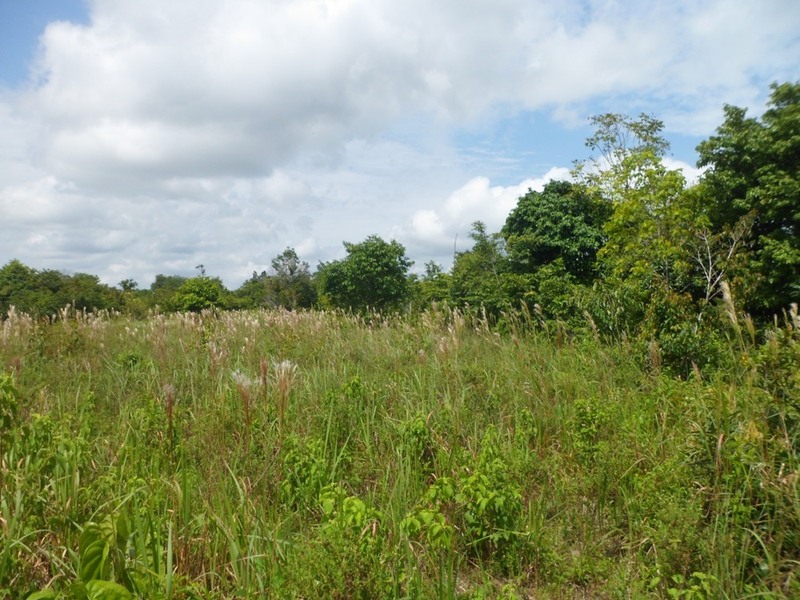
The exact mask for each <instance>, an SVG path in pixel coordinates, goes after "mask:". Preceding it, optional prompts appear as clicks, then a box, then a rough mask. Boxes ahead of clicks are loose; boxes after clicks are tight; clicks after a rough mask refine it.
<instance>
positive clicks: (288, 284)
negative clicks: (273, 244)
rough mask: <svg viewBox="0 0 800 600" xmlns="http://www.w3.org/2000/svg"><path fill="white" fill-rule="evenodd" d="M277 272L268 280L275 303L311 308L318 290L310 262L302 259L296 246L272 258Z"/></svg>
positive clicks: (285, 306) (292, 307) (289, 306)
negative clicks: (315, 286) (313, 279)
mask: <svg viewBox="0 0 800 600" xmlns="http://www.w3.org/2000/svg"><path fill="white" fill-rule="evenodd" d="M272 270H273V271H274V272H275V274H274V275H273V276H272V277H271V278H270V279H269V280H268V282H269V285H270V288H271V291H272V293H273V294H274V297H275V303H276V305H278V306H283V307H284V308H289V309H295V308H311V307H312V306H313V305H314V303H315V302H316V299H317V291H316V289H315V288H314V282H313V281H312V279H311V272H310V270H309V267H308V263H307V262H305V261H301V260H300V258H299V257H298V256H297V252H295V250H294V248H286V250H284V251H283V252H282V253H281V254H279V255H278V256H276V257H275V258H273V259H272Z"/></svg>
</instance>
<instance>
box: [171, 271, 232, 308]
mask: <svg viewBox="0 0 800 600" xmlns="http://www.w3.org/2000/svg"><path fill="white" fill-rule="evenodd" d="M224 296H225V287H224V286H223V285H222V281H220V279H218V278H217V277H213V278H212V277H207V276H205V275H201V276H199V277H191V278H190V279H187V280H186V281H184V282H183V284H181V286H180V287H179V288H178V290H177V291H176V292H175V295H174V297H173V298H172V303H173V304H174V306H175V308H176V309H177V310H179V311H187V312H200V311H201V310H204V309H207V308H213V307H217V306H221V305H222V304H223V300H224Z"/></svg>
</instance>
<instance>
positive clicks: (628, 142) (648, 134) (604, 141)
mask: <svg viewBox="0 0 800 600" xmlns="http://www.w3.org/2000/svg"><path fill="white" fill-rule="evenodd" d="M589 121H590V123H591V124H592V125H593V126H594V127H595V132H594V134H592V135H591V136H590V137H589V138H587V140H586V146H587V147H588V148H589V149H590V150H592V152H594V153H595V155H594V156H592V157H591V158H589V160H587V161H576V163H575V169H574V171H573V173H574V175H575V176H576V177H577V178H578V179H580V180H583V181H584V182H585V183H586V184H588V185H589V187H594V188H597V189H598V190H600V192H601V193H602V194H603V196H604V197H605V198H606V199H608V200H610V201H612V202H616V201H619V200H620V194H621V193H623V192H624V191H626V190H628V189H631V188H634V187H636V186H637V180H638V179H639V178H640V177H641V176H642V174H643V170H646V169H647V168H649V167H651V166H652V165H653V164H654V163H658V162H660V161H661V158H662V157H663V156H664V155H665V154H666V152H667V151H668V150H669V142H668V141H667V140H666V139H664V137H663V135H662V133H661V132H662V130H663V129H664V123H663V122H661V121H660V120H658V119H656V118H655V117H653V116H652V115H648V114H645V113H642V114H640V115H639V117H638V119H634V118H632V117H630V116H628V115H621V114H618V113H605V114H602V115H597V116H594V117H591V118H590V119H589Z"/></svg>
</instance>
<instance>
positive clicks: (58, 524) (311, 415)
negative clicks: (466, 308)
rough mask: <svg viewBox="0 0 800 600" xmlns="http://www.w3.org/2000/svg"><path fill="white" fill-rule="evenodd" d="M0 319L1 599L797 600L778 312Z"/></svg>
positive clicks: (789, 417) (797, 397)
mask: <svg viewBox="0 0 800 600" xmlns="http://www.w3.org/2000/svg"><path fill="white" fill-rule="evenodd" d="M742 323H743V325H741V329H740V324H739V322H733V321H732V322H731V323H730V331H729V332H728V335H727V339H728V346H727V347H726V348H725V349H724V350H725V355H726V363H725V364H727V367H725V368H720V369H718V370H717V371H715V372H709V373H705V372H704V373H700V372H699V371H696V372H695V373H694V374H693V375H692V376H690V377H688V378H685V379H680V378H678V377H676V376H674V375H672V374H670V373H669V372H668V371H667V370H666V369H663V368H662V367H661V365H660V360H659V350H658V348H657V347H656V346H654V345H651V346H649V347H648V346H647V345H643V344H639V343H634V342H626V341H625V340H620V341H616V342H613V343H611V342H607V341H606V342H601V341H600V340H598V339H595V338H594V337H593V336H592V335H591V334H587V335H584V336H570V335H567V334H566V333H565V331H564V330H563V328H560V327H558V326H555V325H544V324H543V323H540V322H538V321H537V319H535V318H532V317H530V316H528V317H526V316H520V317H515V318H511V317H509V318H507V319H506V321H505V326H504V327H503V328H502V329H503V333H502V334H500V333H497V332H495V331H493V330H492V329H490V328H489V327H488V326H487V324H486V323H485V322H484V321H482V320H481V319H480V318H479V317H466V316H463V315H461V314H459V313H457V312H451V311H431V312H428V313H425V314H422V315H417V316H411V317H392V318H381V317H377V316H375V317H372V318H368V319H365V318H361V317H354V316H348V315H343V314H337V313H324V312H277V311H273V312H237V313H234V312H230V313H220V314H212V313H203V314H199V315H198V314H179V315H170V316H164V315H155V316H152V317H151V318H148V319H146V320H132V319H128V318H125V317H120V316H116V317H115V316H108V315H91V314H88V315H87V314H82V313H75V312H72V311H69V310H65V311H63V312H62V314H61V315H60V316H59V318H58V319H57V320H55V322H53V323H48V322H36V321H34V320H32V319H30V318H28V317H27V316H25V315H19V314H14V313H12V314H11V315H9V318H8V319H6V320H5V321H4V322H2V323H1V324H0V327H1V328H2V329H1V330H0V336H1V337H0V427H1V428H2V429H1V430H0V431H1V433H2V437H1V438H0V461H1V463H0V597H9V598H26V597H28V596H29V595H31V594H33V595H32V596H31V597H32V598H39V599H41V598H111V599H114V598H130V597H137V598H138V597H141V598H170V599H171V598H176V599H177V598H246V597H247V598H309V599H312V598H509V599H510V598H647V597H652V598H687V599H695V598H745V597H751V598H755V597H758V598H791V597H795V598H796V597H800V581H798V577H799V576H800V562H798V561H799V560H800V491H799V490H800V488H799V487H798V480H797V470H798V449H799V447H800V442H799V441H798V432H800V427H799V426H798V416H799V415H800V411H799V410H798V409H799V408H800V394H798V391H800V376H798V363H799V362H800V360H798V359H800V319H798V318H797V315H796V314H790V315H787V316H786V319H785V320H784V321H783V322H781V323H778V324H776V326H775V327H774V328H772V329H771V330H770V331H769V332H766V333H765V334H763V335H756V334H755V333H752V334H751V333H748V327H747V326H746V325H747V322H746V321H742Z"/></svg>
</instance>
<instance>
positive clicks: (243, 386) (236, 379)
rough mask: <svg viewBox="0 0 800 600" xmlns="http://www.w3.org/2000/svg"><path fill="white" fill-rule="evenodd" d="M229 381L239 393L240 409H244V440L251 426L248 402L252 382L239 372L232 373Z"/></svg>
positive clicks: (250, 395)
mask: <svg viewBox="0 0 800 600" xmlns="http://www.w3.org/2000/svg"><path fill="white" fill-rule="evenodd" d="M231 379H232V380H233V384H234V385H235V386H236V391H237V392H239V397H240V398H241V399H242V407H243V409H244V426H245V431H246V435H245V439H247V435H248V434H249V433H250V425H251V424H252V417H251V415H250V402H251V399H252V393H251V390H252V388H253V380H252V379H250V378H249V377H248V376H247V375H245V374H244V373H242V372H241V371H234V372H233V373H231Z"/></svg>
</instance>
